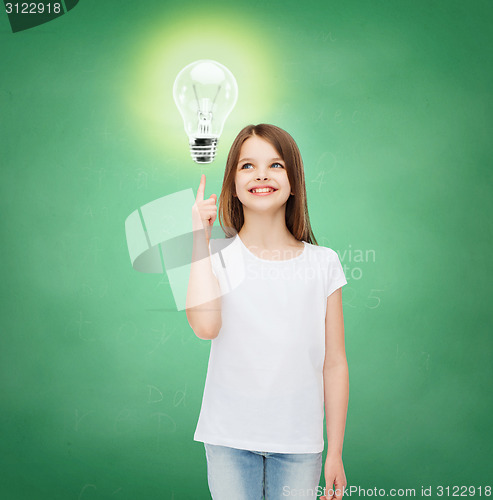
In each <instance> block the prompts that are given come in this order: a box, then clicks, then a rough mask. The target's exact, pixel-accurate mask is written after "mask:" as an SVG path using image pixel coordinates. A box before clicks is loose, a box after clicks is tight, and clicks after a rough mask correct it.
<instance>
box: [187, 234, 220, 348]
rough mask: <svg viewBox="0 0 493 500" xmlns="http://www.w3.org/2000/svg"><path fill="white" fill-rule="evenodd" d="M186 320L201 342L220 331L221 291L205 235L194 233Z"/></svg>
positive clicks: (213, 336)
mask: <svg viewBox="0 0 493 500" xmlns="http://www.w3.org/2000/svg"><path fill="white" fill-rule="evenodd" d="M185 307H186V314H187V320H188V323H189V325H190V327H191V328H192V330H193V331H194V333H195V335H197V337H199V338H200V339H204V340H211V339H213V338H216V337H217V335H218V334H219V330H220V329H221V325H222V321H221V290H220V288H219V283H218V281H217V278H216V277H215V276H214V274H213V273H212V264H211V257H210V252H209V242H208V241H207V238H206V235H205V231H203V230H202V231H194V238H193V252H192V265H191V267H190V278H189V281H188V289H187V300H186V306H185Z"/></svg>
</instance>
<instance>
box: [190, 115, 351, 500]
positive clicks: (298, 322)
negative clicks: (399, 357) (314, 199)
mask: <svg viewBox="0 0 493 500" xmlns="http://www.w3.org/2000/svg"><path fill="white" fill-rule="evenodd" d="M204 190H205V176H204V175H202V178H201V181H200V186H199V188H198V191H197V197H196V202H195V204H194V207H193V209H192V216H193V227H194V249H193V260H192V266H191V271H190V280H189V285H188V293H187V310H186V312H187V319H188V321H189V324H190V326H191V327H192V329H193V331H194V332H195V334H196V335H197V336H198V337H199V338H201V339H210V340H211V351H210V357H209V365H208V371H207V377H206V382H205V388H204V395H203V400H202V407H201V411H200V416H199V420H198V424H197V428H196V431H195V435H194V439H195V440H196V441H200V442H203V443H204V447H205V452H206V460H207V477H208V484H209V489H210V491H211V494H212V498H213V499H214V500H233V499H234V500H262V499H263V498H264V497H265V499H266V500H274V499H276V500H277V499H281V498H286V497H289V496H302V497H303V498H317V497H318V495H321V494H322V492H323V491H324V490H323V488H320V487H319V480H320V474H321V469H322V453H323V450H324V444H325V443H324V438H323V422H324V405H325V417H326V427H327V455H326V460H325V467H324V476H325V482H326V488H327V491H328V493H327V494H326V496H322V497H321V498H327V499H330V498H340V497H341V496H342V495H341V494H342V490H343V488H344V487H345V486H346V484H347V483H346V477H345V473H344V467H343V463H342V448H343V439H344V431H345V425H346V414H347V406H348V394H349V377H348V365H347V360H346V353H345V347H344V320H343V310H342V291H341V287H342V286H343V285H345V284H346V283H347V281H346V279H345V276H344V273H343V269H342V266H341V263H340V261H339V258H338V256H337V253H336V252H335V251H334V250H332V249H331V248H328V247H323V246H319V245H318V244H317V242H316V240H315V237H314V235H313V232H312V229H311V226H310V220H309V216H308V209H307V198H306V188H305V178H304V170H303V162H302V159H301V155H300V152H299V150H298V147H297V145H296V143H295V141H294V140H293V139H292V137H291V136H290V135H289V134H288V133H287V132H285V131H284V130H282V129H280V128H279V127H276V126H273V125H266V124H261V125H256V126H254V125H249V126H247V127H245V128H244V129H243V130H242V131H241V132H240V133H239V134H238V136H237V137H236V139H235V141H234V142H233V145H232V147H231V150H230V152H229V155H228V159H227V163H226V169H225V174H224V181H223V186H222V190H221V195H220V198H219V215H220V217H219V220H220V223H221V227H222V228H223V230H224V231H225V233H226V236H227V238H226V240H225V241H226V242H227V244H228V246H227V248H224V245H223V252H222V253H219V252H214V251H212V249H213V246H214V245H213V243H214V242H215V240H212V241H211V240H210V234H211V227H212V225H213V223H214V221H215V219H216V215H217V209H216V202H217V197H216V195H215V194H213V195H211V196H210V198H209V199H206V200H204ZM217 241H219V240H217ZM225 260H226V261H227V265H226V266H225V265H224V263H225ZM235 282H236V283H237V285H236V286H234V287H231V283H235ZM238 283H239V284H238Z"/></svg>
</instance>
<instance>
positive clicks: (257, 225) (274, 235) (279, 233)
mask: <svg viewBox="0 0 493 500" xmlns="http://www.w3.org/2000/svg"><path fill="white" fill-rule="evenodd" d="M243 213H244V218H245V222H244V224H243V227H242V228H241V230H240V232H239V233H238V234H239V236H240V238H241V241H242V242H243V243H245V244H248V245H254V246H257V247H260V248H265V249H269V248H273V249H275V248H279V247H282V246H283V245H286V244H289V243H292V242H293V240H294V236H293V235H292V234H291V232H290V231H289V229H288V228H287V226H286V219H285V217H286V215H285V207H283V209H282V210H278V211H277V212H275V213H272V214H267V213H265V212H251V211H248V209H247V210H245V207H244V212H243Z"/></svg>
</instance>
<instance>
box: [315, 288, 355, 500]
mask: <svg viewBox="0 0 493 500" xmlns="http://www.w3.org/2000/svg"><path fill="white" fill-rule="evenodd" d="M323 378H324V400H325V421H326V427H327V458H326V461H325V468H324V473H325V483H326V497H321V499H322V498H327V500H330V499H331V498H341V496H342V491H343V489H344V488H345V487H346V486H347V481H346V475H345V473H344V467H343V464H342V446H343V441H344V430H345V427H346V416H347V408H348V400H349V372H348V364H347V359H346V349H345V346H344V317H343V312H342V289H341V288H338V289H337V290H336V291H335V292H333V293H332V294H331V295H330V296H329V297H328V298H327V314H326V317H325V359H324V367H323ZM332 490H333V491H332Z"/></svg>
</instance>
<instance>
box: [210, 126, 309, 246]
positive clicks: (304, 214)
mask: <svg viewBox="0 0 493 500" xmlns="http://www.w3.org/2000/svg"><path fill="white" fill-rule="evenodd" d="M253 136H257V137H261V138H262V139H264V140H266V141H267V142H269V143H270V144H272V146H273V147H274V149H275V150H276V151H277V152H278V153H279V155H280V156H281V158H282V159H283V160H284V163H285V164H286V170H287V174H288V179H289V184H290V185H291V191H292V192H294V195H291V196H290V197H289V198H288V201H287V202H286V227H287V228H288V229H289V231H290V232H291V234H292V235H293V236H294V237H295V238H296V239H297V240H299V241H301V240H304V241H306V242H307V243H311V244H314V245H318V243H317V240H316V239H315V235H314V234H313V231H312V228H311V225H310V218H309V216H308V207H307V201H306V187H305V172H304V170H303V160H302V159H301V154H300V151H299V149H298V146H297V145H296V142H295V141H294V139H293V138H292V137H291V136H290V135H289V134H288V133H287V132H286V131H285V130H283V129H282V128H279V127H276V126H275V125H268V124H265V123H261V124H259V125H248V126H246V127H245V128H243V129H242V130H241V131H240V133H239V134H238V135H237V136H236V139H235V140H234V141H233V144H232V146H231V149H230V150H229V154H228V159H227V161H226V168H225V171H224V179H223V187H222V189H221V194H220V196H219V208H218V215H219V224H220V225H221V227H222V229H223V231H224V232H225V234H226V237H228V238H229V237H232V236H235V235H236V233H239V232H240V229H241V228H242V226H243V223H244V216H243V205H242V204H241V202H240V200H239V199H238V197H237V196H234V194H235V192H236V189H235V176H236V168H237V165H238V160H239V158H240V150H241V146H242V145H243V143H244V142H245V141H246V140H247V139H248V138H249V137H253Z"/></svg>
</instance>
